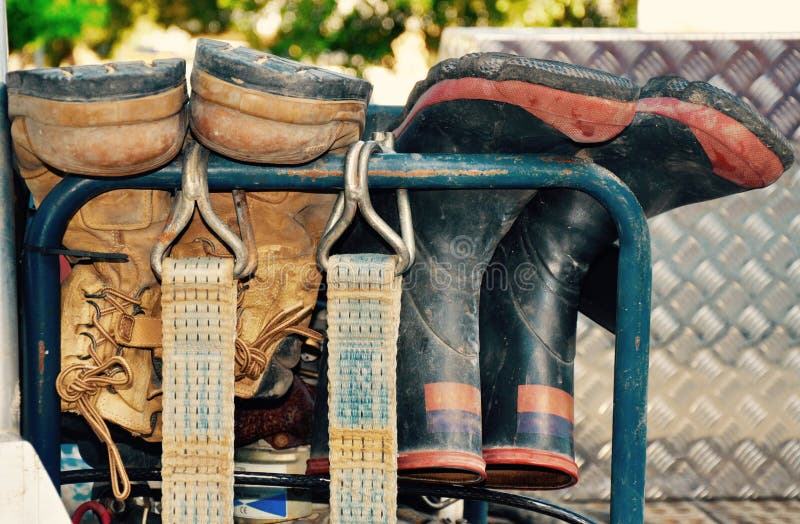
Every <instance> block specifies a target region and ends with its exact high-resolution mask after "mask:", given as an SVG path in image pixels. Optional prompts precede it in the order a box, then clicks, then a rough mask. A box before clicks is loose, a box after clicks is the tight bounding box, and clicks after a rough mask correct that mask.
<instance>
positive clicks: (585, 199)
mask: <svg viewBox="0 0 800 524" xmlns="http://www.w3.org/2000/svg"><path fill="white" fill-rule="evenodd" d="M578 156H580V157H584V158H587V159H590V160H592V161H594V162H596V163H598V164H600V165H602V166H604V167H606V168H608V169H609V170H611V171H612V172H613V173H615V174H616V175H617V176H618V177H619V178H620V179H622V180H623V181H624V182H625V183H626V184H627V185H628V187H630V189H631V190H632V191H633V193H634V194H635V195H636V197H637V198H638V200H639V202H640V203H641V204H642V207H643V209H644V211H645V214H646V215H647V216H648V217H649V216H654V215H656V214H658V213H662V212H664V211H667V210H669V209H673V208H675V207H678V206H682V205H686V204H691V203H694V202H700V201H703V200H710V199H713V198H718V197H721V196H724V195H729V194H733V193H738V192H741V191H746V190H748V189H752V188H757V187H763V186H766V185H769V184H770V183H772V182H774V181H775V180H776V179H777V178H778V177H779V176H780V175H781V174H782V173H783V172H784V171H785V170H786V169H788V167H789V166H790V165H791V163H792V160H793V158H792V152H791V149H790V147H789V145H788V144H787V142H786V140H785V139H784V138H783V137H782V136H781V135H780V134H779V133H778V132H777V131H776V130H775V129H774V128H773V127H772V126H770V125H769V124H768V123H766V121H765V120H764V119H763V118H761V117H760V116H759V115H758V114H757V113H756V112H755V111H754V110H753V109H752V108H750V107H749V106H747V105H746V104H745V103H744V102H742V101H740V100H739V99H737V98H736V97H734V96H733V95H731V94H729V93H727V92H724V91H721V90H719V89H717V88H714V87H712V86H710V85H709V84H706V83H702V82H687V81H686V80H683V79H681V78H676V77H665V78H656V79H653V80H651V81H650V82H648V83H647V85H646V86H645V87H644V88H643V89H642V92H641V96H640V100H639V102H638V103H637V106H636V116H635V118H634V119H633V122H632V123H631V125H630V126H629V127H628V128H627V129H626V130H625V131H623V132H622V133H621V134H620V135H619V136H618V137H617V138H615V139H614V140H612V141H611V142H609V143H606V144H602V145H598V146H595V147H587V148H585V149H584V150H583V151H581V152H580V153H578ZM615 239H616V231H615V229H614V226H613V223H612V222H611V220H610V217H609V216H608V214H607V213H606V211H605V209H604V208H603V207H602V206H601V205H600V204H598V203H597V202H596V201H594V199H592V198H591V197H589V196H588V195H586V194H584V193H581V192H578V191H570V190H564V189H552V190H547V191H541V192H539V193H538V194H537V195H536V197H535V198H534V200H533V202H531V204H530V205H529V206H528V207H527V209H526V210H525V212H524V213H522V215H521V217H520V219H519V220H518V221H517V223H516V224H515V225H514V227H513V228H512V230H511V232H510V233H509V234H508V235H507V236H506V237H505V238H504V239H503V242H502V244H501V246H500V248H498V250H497V252H496V253H495V257H494V259H493V261H492V269H490V270H489V273H488V274H487V275H488V277H487V279H486V280H485V281H484V283H483V286H484V287H483V290H482V295H481V314H482V316H481V331H480V334H481V344H482V351H481V380H482V383H481V384H482V399H483V409H484V428H483V429H484V457H485V459H486V462H487V475H488V478H487V484H488V485H489V486H492V487H504V488H516V489H520V488H529V489H547V488H562V487H566V486H569V485H572V484H574V483H575V482H576V481H577V478H578V468H577V465H576V464H575V461H574V457H573V440H572V431H573V359H574V357H575V336H576V322H577V312H578V300H579V296H580V290H581V286H582V283H583V278H584V275H585V274H586V272H587V270H588V269H589V267H590V265H591V264H592V263H593V262H594V261H595V260H596V259H597V258H598V256H599V255H600V254H602V253H603V252H604V251H605V250H606V249H607V248H608V247H609V246H610V245H611V244H612V243H613V242H614V240H615ZM609 270H613V272H614V275H612V276H613V277H614V281H616V278H615V273H616V266H614V267H613V268H611V269H609ZM490 277H491V278H490ZM613 293H614V294H615V293H616V290H614V291H613Z"/></svg>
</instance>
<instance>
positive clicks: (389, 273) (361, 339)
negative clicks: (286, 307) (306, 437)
mask: <svg viewBox="0 0 800 524" xmlns="http://www.w3.org/2000/svg"><path fill="white" fill-rule="evenodd" d="M396 264H397V257H394V256H386V255H371V254H359V255H335V256H332V257H330V265H329V267H328V276H327V282H328V353H329V356H328V390H329V397H328V409H329V417H330V420H329V428H328V429H329V437H330V475H331V485H330V491H331V493H330V503H331V516H330V518H331V523H332V524H351V523H353V524H355V523H359V524H361V523H372V524H384V523H395V522H397V514H396V510H397V398H396V374H397V335H398V329H399V324H400V291H401V283H402V277H399V276H395V273H396Z"/></svg>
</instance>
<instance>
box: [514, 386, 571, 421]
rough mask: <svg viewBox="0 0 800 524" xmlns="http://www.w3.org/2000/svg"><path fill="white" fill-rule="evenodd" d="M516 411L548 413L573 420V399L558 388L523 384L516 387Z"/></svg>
mask: <svg viewBox="0 0 800 524" xmlns="http://www.w3.org/2000/svg"><path fill="white" fill-rule="evenodd" d="M517 412H519V413H549V414H551V415H558V416H559V417H562V418H565V419H567V420H569V421H570V422H573V419H574V418H575V415H574V399H573V398H572V395H570V394H569V393H567V392H566V391H563V390H561V389H558V388H554V387H551V386H542V385H536V384H523V385H521V386H519V387H518V388H517Z"/></svg>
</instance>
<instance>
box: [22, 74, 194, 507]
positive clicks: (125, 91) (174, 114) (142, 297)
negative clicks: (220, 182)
mask: <svg viewBox="0 0 800 524" xmlns="http://www.w3.org/2000/svg"><path fill="white" fill-rule="evenodd" d="M8 91H9V115H10V118H11V120H12V139H13V144H14V152H15V155H16V159H17V165H18V167H19V171H20V174H21V175H22V177H23V179H24V180H25V182H26V184H27V186H28V188H29V189H30V190H31V193H32V195H33V200H34V203H35V205H36V206H37V207H38V206H39V204H40V203H41V202H42V200H43V199H44V197H45V196H46V195H47V193H48V192H49V191H50V190H51V189H52V188H53V187H54V186H55V185H56V184H57V183H58V182H59V180H60V179H61V174H62V173H74V174H81V175H94V176H124V175H133V174H137V173H142V172H145V171H148V170H150V169H153V168H156V167H159V166H161V165H163V164H165V163H167V162H168V161H170V160H172V158H173V157H175V155H176V154H177V153H178V151H179V150H180V148H181V145H182V143H183V139H184V136H185V134H186V127H187V109H186V98H187V96H186V82H185V65H184V62H183V61H182V60H157V61H155V62H153V63H149V64H146V63H142V62H128V63H115V64H108V65H98V66H78V67H71V68H69V67H68V68H58V69H37V70H30V71H19V72H13V73H9V76H8ZM169 207H170V196H169V193H167V192H164V191H149V190H115V191H111V192H108V193H106V194H103V195H101V196H98V197H96V198H94V199H92V200H91V201H89V202H88V203H87V204H86V205H85V206H84V207H82V208H81V209H80V210H79V211H78V213H76V215H75V216H74V217H73V218H72V220H71V221H70V223H69V224H68V226H67V231H66V234H65V236H64V245H65V246H66V248H67V249H68V250H71V251H86V252H92V253H96V254H97V255H95V256H92V257H90V258H91V259H92V262H91V263H90V264H87V263H79V264H76V265H75V266H74V267H73V268H72V271H71V272H70V274H69V276H68V277H67V278H66V280H64V282H63V284H62V289H61V296H62V303H61V307H62V315H61V367H62V370H61V373H60V375H59V377H58V380H57V383H56V387H57V389H58V392H59V394H60V395H61V397H62V400H63V401H62V409H63V410H65V411H73V412H76V413H79V414H80V415H82V416H83V417H84V418H85V419H86V420H87V422H88V423H89V425H90V426H91V427H92V428H93V429H94V431H95V433H97V436H98V437H99V438H100V439H101V440H103V441H104V442H105V443H106V445H107V446H108V449H109V463H110V465H111V468H112V488H113V490H114V495H115V496H116V497H117V498H125V497H126V496H127V494H128V492H129V485H128V482H127V477H126V476H125V472H124V466H123V465H122V461H121V459H120V457H119V452H118V451H117V449H116V446H115V445H114V443H113V441H112V440H111V436H110V432H109V429H108V427H107V426H106V423H105V422H104V421H111V422H114V423H116V424H118V425H119V426H121V427H123V428H125V429H127V430H128V431H130V432H131V433H132V434H134V435H140V436H142V437H143V438H145V439H147V440H159V439H160V424H159V417H160V412H161V397H160V395H161V390H160V379H159V376H158V373H156V368H155V366H154V361H157V359H158V358H160V355H159V349H158V347H159V346H160V344H161V340H160V332H159V331H157V330H156V332H155V334H154V331H153V330H152V329H150V326H152V325H154V324H155V325H159V322H158V319H159V317H160V291H159V286H158V283H157V281H156V279H155V277H154V275H153V273H152V271H151V269H150V262H149V257H150V250H151V248H152V245H153V244H154V242H155V239H156V238H157V237H158V235H159V234H160V233H161V231H162V229H163V226H164V223H165V221H166V219H167V215H168V214H169ZM109 253H115V254H123V255H125V256H127V261H120V260H116V261H114V260H111V258H110V257H105V258H104V257H103V256H102V254H109Z"/></svg>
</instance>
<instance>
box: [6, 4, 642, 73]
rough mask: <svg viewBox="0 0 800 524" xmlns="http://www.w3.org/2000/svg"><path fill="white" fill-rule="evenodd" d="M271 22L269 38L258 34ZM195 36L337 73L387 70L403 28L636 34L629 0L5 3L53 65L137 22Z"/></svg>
mask: <svg viewBox="0 0 800 524" xmlns="http://www.w3.org/2000/svg"><path fill="white" fill-rule="evenodd" d="M268 14H272V17H273V18H275V17H276V16H278V15H279V16H280V19H279V20H278V23H277V24H276V27H275V28H274V29H277V30H276V31H275V30H273V31H268V32H266V33H265V31H263V30H260V31H259V29H262V28H261V23H262V22H263V20H264V19H265V17H266V16H267V15H268ZM141 16H146V17H150V18H151V19H153V20H154V21H156V22H158V23H160V24H162V25H164V26H169V25H177V26H179V27H181V28H182V29H184V30H186V31H188V32H189V33H191V34H193V35H199V34H206V35H207V34H212V35H213V34H218V33H222V32H226V31H235V32H238V33H240V34H242V35H243V36H244V37H245V38H246V39H247V40H248V41H249V42H250V44H251V45H253V46H256V47H259V48H269V49H270V50H271V51H272V52H274V53H277V54H280V55H284V56H291V57H292V58H295V59H299V58H304V57H311V58H316V57H318V56H319V55H320V54H323V53H326V52H330V51H336V52H340V53H337V56H339V57H340V60H339V61H340V62H341V63H342V65H348V66H352V67H355V68H357V69H360V68H361V67H362V66H363V65H364V64H366V63H375V62H383V63H384V64H386V65H390V63H391V49H390V44H391V42H392V40H394V38H396V37H397V36H398V35H399V34H401V33H402V32H403V31H404V30H405V29H407V28H413V29H417V30H421V31H422V32H423V33H424V35H425V39H426V44H427V45H428V47H429V48H430V49H436V48H437V47H438V44H439V38H440V35H441V32H442V29H443V28H445V27H447V26H566V27H575V26H579V27H580V26H584V27H585V26H593V27H600V26H623V27H625V26H633V25H635V23H636V0H532V1H517V0H442V1H437V0H339V1H337V0H8V22H9V25H8V27H9V40H10V47H11V49H12V50H19V49H22V48H23V47H24V48H26V49H29V50H30V49H32V48H35V49H41V50H43V51H44V53H45V56H46V57H47V59H48V62H50V63H51V64H56V63H58V62H59V61H60V60H61V59H63V58H64V57H66V56H67V55H68V54H69V52H70V51H71V49H72V46H73V45H74V44H75V43H76V42H78V41H80V40H83V41H85V42H87V43H88V44H89V45H90V46H91V47H93V48H94V49H95V50H96V51H98V52H99V53H100V54H101V56H107V55H108V54H109V53H110V52H111V51H112V49H113V46H114V44H115V42H117V41H118V40H119V38H120V36H121V35H122V34H123V33H124V31H125V30H126V29H128V28H130V27H131V26H132V25H133V23H134V22H135V20H136V19H137V18H138V17H141Z"/></svg>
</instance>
